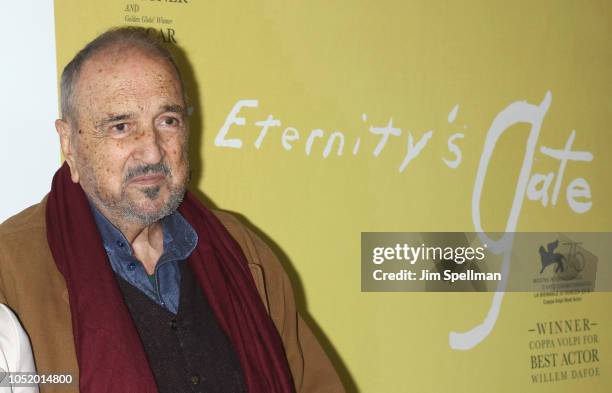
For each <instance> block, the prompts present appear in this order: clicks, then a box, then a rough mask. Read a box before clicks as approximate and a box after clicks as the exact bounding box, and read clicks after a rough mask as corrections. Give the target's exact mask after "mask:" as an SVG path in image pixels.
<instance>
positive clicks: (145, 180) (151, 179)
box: [129, 173, 166, 186]
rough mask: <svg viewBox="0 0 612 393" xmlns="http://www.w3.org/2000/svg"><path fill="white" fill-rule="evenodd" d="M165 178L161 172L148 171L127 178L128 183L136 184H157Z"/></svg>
mask: <svg viewBox="0 0 612 393" xmlns="http://www.w3.org/2000/svg"><path fill="white" fill-rule="evenodd" d="M165 179H166V175H164V174H163V173H150V174H146V175H142V176H136V177H133V178H132V179H130V180H129V184H134V185H138V186H152V185H157V184H159V183H161V182H162V181H164V180H165Z"/></svg>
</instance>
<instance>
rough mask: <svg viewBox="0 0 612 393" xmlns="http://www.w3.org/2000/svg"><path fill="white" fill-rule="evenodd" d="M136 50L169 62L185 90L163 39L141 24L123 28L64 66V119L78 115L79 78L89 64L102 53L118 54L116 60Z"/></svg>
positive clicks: (93, 43) (104, 36)
mask: <svg viewBox="0 0 612 393" xmlns="http://www.w3.org/2000/svg"><path fill="white" fill-rule="evenodd" d="M133 51H139V52H144V53H146V54H149V55H150V56H152V57H157V58H159V59H162V60H164V61H165V62H167V63H168V64H169V65H170V66H171V67H172V69H173V72H175V73H176V76H177V79H178V81H179V83H180V85H181V91H183V92H184V89H183V83H182V78H181V74H180V71H179V69H178V66H177V65H176V61H175V60H174V58H173V56H172V54H171V53H170V51H169V50H168V49H167V48H166V47H165V46H164V45H163V43H162V41H161V40H159V39H158V38H157V36H156V35H154V34H153V33H151V31H150V30H149V29H145V28H142V27H132V26H130V27H120V28H115V29H111V30H108V31H106V32H105V33H103V34H101V35H99V36H98V37H96V38H95V39H94V40H93V41H91V42H89V43H88V44H87V45H86V46H85V47H84V48H83V49H81V50H80V51H79V52H78V53H77V54H76V56H74V58H73V59H72V60H71V61H70V62H69V63H68V64H67V65H66V67H64V70H63V72H62V80H61V106H62V118H63V119H64V120H67V121H73V120H76V118H77V114H76V111H77V109H78V108H77V107H76V104H75V102H76V95H77V84H78V80H79V77H80V75H81V73H82V71H83V67H84V65H85V64H86V63H91V62H92V61H95V60H96V57H97V58H100V56H96V55H100V54H102V53H103V52H105V54H107V55H110V56H116V58H117V60H120V58H121V57H122V56H123V55H124V54H128V53H130V52H133Z"/></svg>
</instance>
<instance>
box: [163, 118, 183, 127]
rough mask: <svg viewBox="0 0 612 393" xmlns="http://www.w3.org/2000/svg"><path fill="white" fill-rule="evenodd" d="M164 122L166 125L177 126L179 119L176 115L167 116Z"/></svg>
mask: <svg viewBox="0 0 612 393" xmlns="http://www.w3.org/2000/svg"><path fill="white" fill-rule="evenodd" d="M162 123H164V125H166V126H177V125H178V124H179V121H178V119H176V118H174V117H166V118H164V119H163V120H162Z"/></svg>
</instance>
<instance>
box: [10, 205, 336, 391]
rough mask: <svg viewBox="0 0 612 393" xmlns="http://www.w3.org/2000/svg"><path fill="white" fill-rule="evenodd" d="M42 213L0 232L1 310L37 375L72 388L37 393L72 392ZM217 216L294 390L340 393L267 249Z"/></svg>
mask: <svg viewBox="0 0 612 393" xmlns="http://www.w3.org/2000/svg"><path fill="white" fill-rule="evenodd" d="M45 207H46V198H45V199H43V201H42V202H41V203H39V204H37V205H34V206H31V207H29V208H28V209H26V210H24V211H22V212H21V213H19V214H17V215H15V216H13V217H11V218H10V219H8V220H7V221H5V222H4V223H2V224H1V225H0V303H5V304H7V305H8V306H9V307H10V308H12V309H13V311H15V313H16V314H17V315H18V316H19V318H20V320H21V322H22V324H23V327H24V329H25V330H26V332H27V333H28V334H29V336H30V340H31V342H32V347H33V352H34V359H35V362H36V368H37V371H38V373H39V374H52V373H69V374H72V375H73V376H74V379H75V381H76V382H75V383H73V384H72V385H68V386H63V387H62V386H59V385H55V386H52V385H49V386H45V385H41V386H40V391H41V392H43V393H47V392H78V373H79V370H78V365H77V359H76V353H75V347H74V339H73V336H72V323H71V318H70V305H69V300H68V290H67V289H66V283H65V281H64V277H63V276H62V274H61V273H60V272H59V270H58V269H57V267H56V265H55V262H54V260H53V257H52V256H51V251H50V250H49V246H48V244H47V234H46V222H45ZM215 214H216V215H217V217H219V219H220V220H221V222H222V223H223V225H225V227H226V228H227V230H228V231H229V232H230V233H231V235H232V236H233V237H234V238H235V239H236V240H237V241H238V243H239V244H240V247H241V248H242V250H243V252H244V254H245V256H246V258H247V260H248V261H249V268H250V270H251V273H252V275H253V279H254V280H255V284H256V285H257V289H258V291H259V295H260V296H261V299H262V301H263V302H264V304H265V306H266V308H267V310H268V313H269V314H270V317H271V318H272V320H273V321H274V325H275V326H276V328H277V330H278V332H279V334H280V336H281V338H282V341H283V344H284V346H285V353H286V355H287V359H288V361H289V366H290V368H291V373H292V374H293V379H294V382H295V385H296V391H297V392H298V393H332V392H333V393H336V392H344V388H343V387H342V384H341V382H340V380H339V378H338V376H337V374H336V372H335V370H334V368H333V367H332V365H331V363H330V361H329V359H328V358H327V356H326V355H325V353H324V351H323V350H322V348H321V347H320V345H319V343H318V342H317V340H316V339H315V337H314V336H313V334H312V332H311V331H310V329H309V328H308V326H307V325H306V324H305V323H304V321H303V320H302V318H301V317H300V315H299V314H298V313H297V310H296V306H295V301H294V297H293V290H292V287H291V283H290V281H289V279H288V277H287V274H286V273H285V271H284V270H283V268H282V266H281V264H280V262H279V261H278V259H277V257H276V256H275V255H274V253H273V252H272V250H271V249H270V248H269V247H268V246H267V245H266V244H265V243H264V242H263V241H262V240H261V239H260V238H259V237H257V236H256V235H255V234H254V233H253V232H252V231H250V230H249V229H248V228H246V227H245V226H244V225H243V224H241V223H240V222H239V221H238V220H237V219H236V218H235V217H234V216H232V215H230V214H228V213H225V212H220V211H215ZM118 388H119V389H120V387H118ZM118 391H119V390H118Z"/></svg>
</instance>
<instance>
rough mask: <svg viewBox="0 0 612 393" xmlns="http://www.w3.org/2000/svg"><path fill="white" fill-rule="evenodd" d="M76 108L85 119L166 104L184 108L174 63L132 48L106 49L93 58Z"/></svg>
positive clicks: (77, 93)
mask: <svg viewBox="0 0 612 393" xmlns="http://www.w3.org/2000/svg"><path fill="white" fill-rule="evenodd" d="M75 98H76V101H75V109H76V110H77V113H79V115H82V116H86V115H87V114H89V115H94V114H95V113H99V112H116V111H121V110H125V109H127V108H128V107H129V108H131V109H139V110H141V111H144V110H147V109H151V108H152V107H155V106H163V105H183V106H184V102H183V92H182V89H181V83H180V80H179V77H178V75H177V73H176V70H175V69H174V66H173V65H172V63H170V62H169V61H168V60H167V59H164V58H162V57H160V56H159V55H157V54H154V53H152V52H151V51H146V50H143V49H141V48H135V47H133V46H132V47H130V46H125V45H123V46H114V47H111V48H106V49H103V50H101V51H100V52H98V53H96V54H94V55H93V56H92V57H91V58H89V59H88V60H87V61H86V62H85V63H84V64H83V67H82V68H81V72H80V73H79V78H78V80H77V83H76V86H75Z"/></svg>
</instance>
